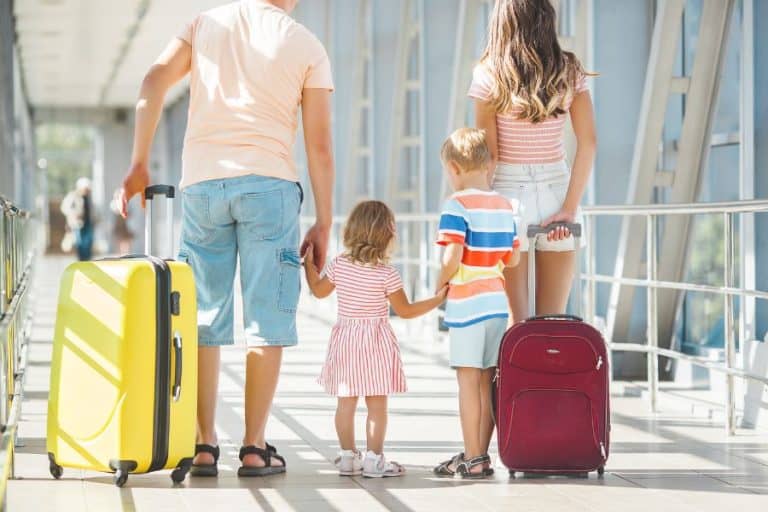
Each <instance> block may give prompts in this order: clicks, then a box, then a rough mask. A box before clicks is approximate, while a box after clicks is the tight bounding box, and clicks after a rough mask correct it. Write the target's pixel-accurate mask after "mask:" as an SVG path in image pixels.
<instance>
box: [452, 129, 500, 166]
mask: <svg viewBox="0 0 768 512" xmlns="http://www.w3.org/2000/svg"><path fill="white" fill-rule="evenodd" d="M440 157H441V158H442V159H443V162H446V163H447V162H453V163H455V164H456V165H457V166H458V167H459V169H460V170H461V171H463V172H467V171H477V170H483V171H486V170H488V166H489V165H490V163H491V151H490V149H488V143H487V142H486V140H485V130H478V129H477V128H459V129H458V130H456V131H455V132H453V133H452V134H451V135H450V136H449V137H448V138H447V139H446V140H445V142H444V143H443V149H441V150H440Z"/></svg>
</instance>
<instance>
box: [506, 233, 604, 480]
mask: <svg viewBox="0 0 768 512" xmlns="http://www.w3.org/2000/svg"><path fill="white" fill-rule="evenodd" d="M569 227H570V228H571V231H572V232H573V233H574V236H577V237H578V236H580V235H581V227H580V226H579V225H572V226H569ZM544 233H546V230H544V229H542V228H540V227H539V226H531V227H530V229H529V230H528V238H529V241H530V245H529V247H530V248H534V247H535V243H536V239H537V238H538V236H539V235H542V234H544ZM577 245H578V240H577ZM528 260H529V265H528V275H529V277H528V281H529V285H528V289H529V291H530V293H529V307H531V306H532V305H534V304H535V297H534V293H535V286H534V284H535V282H534V279H535V277H534V276H535V275H536V274H535V262H534V260H535V258H528ZM576 281H577V282H578V281H579V279H576ZM579 288H580V287H579ZM578 297H579V301H578V302H579V303H580V297H581V294H579V295H578ZM531 309H532V310H533V309H534V308H533V307H531ZM608 376H609V374H608V355H607V351H606V345H605V341H604V340H603V337H602V335H601V334H600V332H599V331H597V329H595V328H594V327H592V326H591V325H589V324H588V323H586V322H584V321H582V320H581V319H580V318H578V317H575V316H570V315H554V316H546V317H532V318H529V319H528V320H526V321H525V322H522V323H518V324H517V325H515V326H513V327H511V328H510V329H509V330H508V331H507V332H506V334H505V335H504V339H503V340H502V343H501V349H500V351H499V363H498V371H497V376H496V379H495V387H494V395H495V397H494V400H495V403H494V406H495V407H494V409H495V412H496V426H497V437H498V440H499V456H500V457H501V460H502V462H503V463H504V465H505V466H506V467H507V468H508V469H509V471H510V474H512V475H513V476H514V473H515V472H516V471H519V472H528V473H585V472H590V471H597V472H598V474H601V475H602V474H603V471H604V467H605V462H606V460H607V459H608V452H609V435H610V408H609V389H608V387H609V386H608V382H609V380H608Z"/></svg>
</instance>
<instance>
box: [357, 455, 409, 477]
mask: <svg viewBox="0 0 768 512" xmlns="http://www.w3.org/2000/svg"><path fill="white" fill-rule="evenodd" d="M404 474H405V467H403V465H402V464H398V463H397V462H389V461H387V459H386V458H384V454H380V455H377V454H375V453H373V452H370V451H369V452H368V453H367V454H366V455H365V460H364V461H363V476H364V477H366V478H389V477H394V476H403V475H404Z"/></svg>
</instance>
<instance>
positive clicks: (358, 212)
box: [344, 201, 395, 265]
mask: <svg viewBox="0 0 768 512" xmlns="http://www.w3.org/2000/svg"><path fill="white" fill-rule="evenodd" d="M394 239H395V215H394V214H393V213H392V210H390V209H389V206H387V205H386V204H384V203H382V202H381V201H363V202H361V203H359V204H358V205H357V206H355V207H354V208H353V209H352V212H351V213H350V214H349V218H348V219H347V224H346V226H344V247H345V248H346V249H347V251H346V253H345V255H346V256H347V257H348V258H349V259H351V260H352V261H354V262H355V263H362V264H364V265H378V264H382V263H386V262H387V261H388V260H389V251H390V248H391V247H392V241H393V240H394Z"/></svg>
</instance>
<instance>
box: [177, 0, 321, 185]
mask: <svg viewBox="0 0 768 512" xmlns="http://www.w3.org/2000/svg"><path fill="white" fill-rule="evenodd" d="M179 38H180V39H182V40H183V41H185V42H187V43H189V44H190V45H191V46H192V70H191V75H190V96H189V120H188V123H187V133H186V137H185V139H184V152H183V156H182V178H181V185H180V186H181V187H182V188H183V187H187V186H189V185H192V184H194V183H199V182H201V181H206V180H213V179H220V178H233V177H238V176H245V175H251V174H256V175H260V176H269V177H274V178H280V179H284V180H290V181H299V176H298V173H297V171H296V164H295V162H294V160H293V145H294V143H295V141H296V131H297V129H298V111H299V106H300V104H301V98H302V91H303V90H304V89H329V90H333V78H332V75H331V65H330V61H329V60H328V54H327V53H326V51H325V48H324V47H323V45H322V43H321V42H320V41H319V40H318V39H317V38H316V37H315V36H314V35H313V34H312V33H311V32H310V31H309V30H307V28H305V27H304V26H303V25H301V24H300V23H297V22H296V21H294V20H293V19H292V18H291V17H290V16H288V14H287V13H285V11H283V10H281V9H279V8H277V7H274V6H273V5H271V4H268V3H266V2H263V1H261V0H242V1H240V2H235V3H231V4H227V5H224V6H221V7H218V8H215V9H211V10H210V11H206V12H204V13H203V14H201V15H199V16H198V17H197V18H196V19H195V20H194V21H193V22H192V23H190V24H189V25H187V27H186V28H185V29H184V31H183V32H182V33H181V34H180V35H179Z"/></svg>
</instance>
